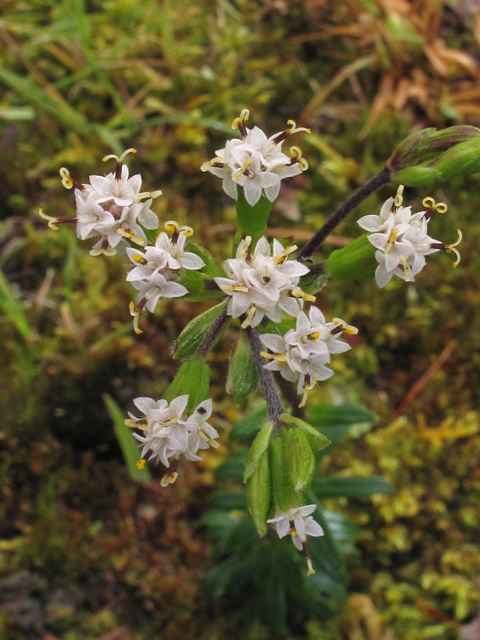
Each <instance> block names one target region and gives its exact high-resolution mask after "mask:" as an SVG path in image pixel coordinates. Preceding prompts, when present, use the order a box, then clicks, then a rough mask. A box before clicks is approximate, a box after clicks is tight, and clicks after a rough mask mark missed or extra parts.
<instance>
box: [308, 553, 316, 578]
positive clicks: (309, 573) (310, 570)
mask: <svg viewBox="0 0 480 640" xmlns="http://www.w3.org/2000/svg"><path fill="white" fill-rule="evenodd" d="M306 560H307V567H308V571H307V577H308V576H313V575H315V569H314V568H313V566H312V558H311V557H310V556H307V558H306Z"/></svg>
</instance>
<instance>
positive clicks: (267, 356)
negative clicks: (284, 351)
mask: <svg viewBox="0 0 480 640" xmlns="http://www.w3.org/2000/svg"><path fill="white" fill-rule="evenodd" d="M260 355H261V356H262V358H265V360H275V356H274V355H273V354H271V353H268V351H260Z"/></svg>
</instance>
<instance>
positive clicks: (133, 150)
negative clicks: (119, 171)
mask: <svg viewBox="0 0 480 640" xmlns="http://www.w3.org/2000/svg"><path fill="white" fill-rule="evenodd" d="M129 153H137V150H136V149H134V148H133V147H131V148H130V149H127V150H126V151H124V152H123V153H122V155H121V156H120V157H118V156H117V155H115V154H114V153H110V154H109V155H108V156H104V158H103V162H107V160H111V159H112V158H113V160H116V161H117V162H123V159H124V158H125V156H127V155H128V154H129Z"/></svg>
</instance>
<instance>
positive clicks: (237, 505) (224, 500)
mask: <svg viewBox="0 0 480 640" xmlns="http://www.w3.org/2000/svg"><path fill="white" fill-rule="evenodd" d="M208 506H209V507H210V509H221V510H222V511H237V510H238V509H246V508H247V494H246V491H245V490H241V491H219V492H218V493H214V494H213V496H211V497H210V499H209V501H208Z"/></svg>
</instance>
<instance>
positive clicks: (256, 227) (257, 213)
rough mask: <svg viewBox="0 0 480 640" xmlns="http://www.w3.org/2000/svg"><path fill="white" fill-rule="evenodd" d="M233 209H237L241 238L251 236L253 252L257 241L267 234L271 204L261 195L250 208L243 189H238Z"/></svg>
mask: <svg viewBox="0 0 480 640" xmlns="http://www.w3.org/2000/svg"><path fill="white" fill-rule="evenodd" d="M235 207H236V209H237V226H238V228H239V230H240V232H241V234H242V236H243V237H245V236H252V246H251V249H252V250H253V249H254V248H255V245H256V244H257V241H258V239H259V238H261V236H263V235H266V233H267V221H268V216H269V215H270V211H271V209H272V203H271V202H270V200H269V199H268V198H267V197H266V196H265V195H264V194H263V193H262V196H261V198H260V200H259V201H258V202H257V204H256V205H255V206H253V207H252V206H250V205H249V204H248V202H247V201H246V199H245V194H244V192H243V188H242V187H239V188H238V198H237V200H236V202H235Z"/></svg>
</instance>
